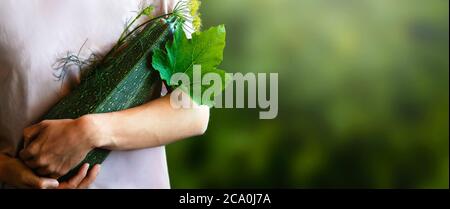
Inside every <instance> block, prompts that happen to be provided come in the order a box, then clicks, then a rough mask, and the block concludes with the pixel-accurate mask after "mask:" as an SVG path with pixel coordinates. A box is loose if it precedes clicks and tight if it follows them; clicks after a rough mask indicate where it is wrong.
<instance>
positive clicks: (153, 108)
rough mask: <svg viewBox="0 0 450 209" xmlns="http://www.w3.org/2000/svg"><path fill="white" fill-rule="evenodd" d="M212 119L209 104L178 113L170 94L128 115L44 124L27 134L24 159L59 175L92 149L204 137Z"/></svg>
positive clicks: (129, 147) (48, 173) (40, 170)
mask: <svg viewBox="0 0 450 209" xmlns="http://www.w3.org/2000/svg"><path fill="white" fill-rule="evenodd" d="M208 121H209V108H208V107H207V106H199V105H195V104H194V105H193V107H191V108H188V109H186V108H180V109H175V108H173V107H172V105H171V104H170V95H167V96H165V97H162V98H159V99H156V100H153V101H151V102H149V103H146V104H144V105H141V106H138V107H135V108H131V109H128V110H124V111H119V112H113V113H103V114H91V115H86V116H83V117H80V118H78V119H67V120H45V121H42V122H40V123H38V124H35V125H33V126H30V127H28V128H26V129H25V130H24V139H25V144H26V148H25V149H23V150H22V151H21V152H20V158H21V159H22V160H23V161H24V162H25V164H26V165H27V166H29V167H30V168H33V169H36V170H37V173H38V174H40V175H45V176H52V177H55V178H56V177H59V176H62V175H64V174H66V173H67V172H68V171H69V170H70V169H71V168H73V167H74V166H76V165H77V164H78V163H80V162H81V161H82V160H83V159H84V157H85V156H86V154H87V153H88V152H89V151H90V150H92V149H93V148H97V147H100V148H105V149H110V150H132V149H141V148H150V147H157V146H161V145H165V144H169V143H171V142H174V141H177V140H180V139H183V138H187V137H191V136H196V135H201V134H203V133H204V132H205V131H206V128H207V125H208Z"/></svg>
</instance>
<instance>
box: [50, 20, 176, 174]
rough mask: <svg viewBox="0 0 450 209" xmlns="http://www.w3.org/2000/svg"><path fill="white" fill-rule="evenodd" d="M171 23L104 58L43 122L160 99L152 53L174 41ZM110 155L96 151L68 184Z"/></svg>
mask: <svg viewBox="0 0 450 209" xmlns="http://www.w3.org/2000/svg"><path fill="white" fill-rule="evenodd" d="M171 31H172V29H171V23H170V22H168V21H167V20H166V19H163V18H160V19H157V20H155V21H152V22H150V23H148V24H147V25H146V26H145V27H144V28H143V29H142V31H140V32H138V33H137V34H136V35H135V36H134V37H132V38H130V40H129V41H127V43H126V44H125V45H126V46H125V47H122V49H121V50H119V51H118V52H115V53H114V54H113V55H111V56H109V57H105V58H104V60H105V61H104V62H102V63H100V64H98V65H97V66H94V67H93V69H92V70H91V71H90V72H91V73H90V74H89V75H87V76H86V77H85V78H83V79H82V81H81V83H80V85H79V86H77V87H76V88H75V89H73V90H72V92H71V93H70V94H69V95H67V96H66V97H64V98H63V99H62V100H61V101H59V102H58V103H57V104H56V105H55V106H54V107H53V108H52V109H51V110H50V111H49V112H48V113H47V114H46V115H45V116H44V117H43V118H42V119H43V120H45V119H75V118H78V117H80V116H83V115H86V114H91V113H107V112H114V111H120V110H124V109H128V108H132V107H135V106H138V105H141V104H143V103H146V102H148V101H150V100H152V99H154V98H156V97H159V95H160V87H161V80H160V78H159V75H158V73H156V71H155V70H153V68H152V67H151V53H152V51H153V50H155V49H156V48H158V47H161V46H163V43H165V41H166V40H167V39H168V38H170V37H171ZM108 154H109V151H108V150H104V149H99V148H97V149H94V150H92V151H90V152H89V153H88V154H87V156H86V158H85V159H84V160H83V161H82V162H81V163H80V164H79V165H78V166H77V167H75V168H73V169H72V170H71V171H69V173H68V174H66V175H64V176H62V177H60V178H59V180H60V181H66V180H68V179H70V177H72V176H74V174H76V172H77V171H78V170H79V167H80V166H81V165H82V164H84V163H89V164H90V166H94V165H95V164H100V163H102V162H103V161H104V160H105V159H106V157H107V156H108Z"/></svg>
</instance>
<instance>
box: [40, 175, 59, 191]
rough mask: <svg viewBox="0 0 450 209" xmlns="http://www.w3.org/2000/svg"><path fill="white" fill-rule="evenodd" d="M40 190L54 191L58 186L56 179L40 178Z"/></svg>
mask: <svg viewBox="0 0 450 209" xmlns="http://www.w3.org/2000/svg"><path fill="white" fill-rule="evenodd" d="M39 179H40V184H39V188H40V189H56V188H57V187H58V186H59V182H58V181H57V180H56V179H51V178H43V177H40V178H39Z"/></svg>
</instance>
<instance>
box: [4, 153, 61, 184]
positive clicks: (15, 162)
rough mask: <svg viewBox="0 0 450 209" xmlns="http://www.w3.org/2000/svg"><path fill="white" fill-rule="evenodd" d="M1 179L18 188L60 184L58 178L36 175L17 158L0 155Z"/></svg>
mask: <svg viewBox="0 0 450 209" xmlns="http://www.w3.org/2000/svg"><path fill="white" fill-rule="evenodd" d="M0 179H1V181H2V182H4V183H6V184H7V185H9V186H13V187H16V188H32V189H55V188H57V187H58V186H60V185H59V183H58V181H57V180H56V179H51V178H44V177H39V176H36V175H35V174H34V173H33V171H32V170H31V169H30V168H28V167H27V166H26V165H25V164H23V163H22V161H20V160H19V159H17V158H11V157H8V156H5V155H0Z"/></svg>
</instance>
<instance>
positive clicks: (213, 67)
mask: <svg viewBox="0 0 450 209" xmlns="http://www.w3.org/2000/svg"><path fill="white" fill-rule="evenodd" d="M225 37H226V31H225V27H224V26H223V25H219V26H217V27H212V28H210V29H208V30H206V31H203V32H195V33H194V34H192V39H188V38H187V37H186V34H185V32H184V30H183V27H182V25H181V24H180V25H179V26H178V27H176V29H175V32H174V36H173V40H172V41H168V42H167V43H166V45H165V47H164V48H165V49H157V50H155V52H154V53H153V57H152V66H153V68H154V69H156V70H157V71H159V73H160V76H161V79H163V80H164V81H166V83H167V84H168V85H169V86H170V87H172V88H174V87H175V88H176V87H181V89H184V90H185V89H190V91H189V92H186V93H188V94H189V95H190V96H191V97H192V98H193V100H194V101H195V102H196V103H198V104H205V105H209V106H212V105H213V104H212V103H210V102H208V101H202V99H201V96H200V97H198V96H194V95H193V89H194V88H200V89H201V94H202V95H203V93H204V91H205V90H206V89H208V88H209V86H211V85H213V84H211V85H204V84H203V85H202V84H201V83H198V82H194V79H193V77H194V75H193V72H194V66H198V65H200V66H201V75H202V76H203V75H205V74H207V73H211V72H212V73H216V74H217V75H219V76H220V78H221V82H222V83H221V86H222V89H221V90H223V89H224V88H225V86H226V84H227V81H228V77H226V73H225V71H223V70H219V69H218V68H217V67H218V66H219V65H220V64H221V62H222V60H223V50H224V48H225ZM175 73H185V74H186V75H187V76H188V77H189V79H190V84H189V85H190V86H182V85H184V84H178V83H171V77H172V75H174V74H175ZM198 85H201V86H198ZM187 87H188V88H187ZM214 96H218V95H214Z"/></svg>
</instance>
